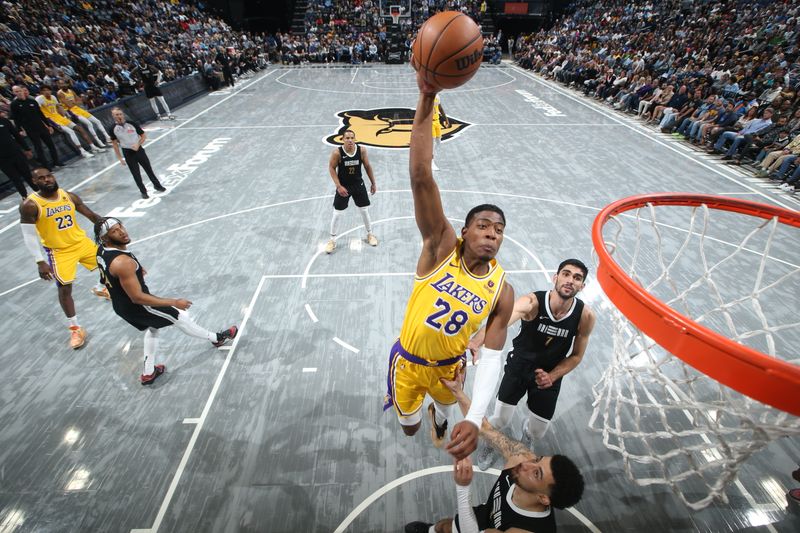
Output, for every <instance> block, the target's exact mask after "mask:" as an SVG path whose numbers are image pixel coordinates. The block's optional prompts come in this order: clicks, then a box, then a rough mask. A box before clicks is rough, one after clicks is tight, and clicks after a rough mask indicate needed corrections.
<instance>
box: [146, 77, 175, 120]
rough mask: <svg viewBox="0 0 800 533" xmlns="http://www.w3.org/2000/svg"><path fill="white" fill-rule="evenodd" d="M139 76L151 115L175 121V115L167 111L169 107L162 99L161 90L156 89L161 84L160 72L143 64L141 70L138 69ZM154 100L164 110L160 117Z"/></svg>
mask: <svg viewBox="0 0 800 533" xmlns="http://www.w3.org/2000/svg"><path fill="white" fill-rule="evenodd" d="M139 75H140V76H141V77H142V85H144V95H145V96H146V97H147V99H148V100H149V101H150V107H152V108H153V113H155V114H156V118H158V119H161V120H164V119H166V118H168V119H170V120H175V115H173V114H172V112H171V111H170V110H169V106H168V105H167V101H166V100H165V99H164V94H163V93H162V92H161V89H160V88H159V87H158V86H159V84H160V83H161V76H162V74H161V71H160V70H158V69H157V68H156V67H155V66H152V65H149V64H148V63H145V64H144V65H143V66H142V68H141V69H139ZM156 100H157V101H158V103H160V104H161V107H163V108H164V114H163V115H162V114H161V113H160V112H159V110H158V105H157V104H156Z"/></svg>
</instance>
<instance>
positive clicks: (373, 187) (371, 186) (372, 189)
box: [369, 183, 378, 194]
mask: <svg viewBox="0 0 800 533" xmlns="http://www.w3.org/2000/svg"><path fill="white" fill-rule="evenodd" d="M376 192H378V188H377V187H376V186H375V184H374V183H373V184H372V185H370V187H369V193H370V194H375V193H376Z"/></svg>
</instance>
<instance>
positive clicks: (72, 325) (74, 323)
mask: <svg viewBox="0 0 800 533" xmlns="http://www.w3.org/2000/svg"><path fill="white" fill-rule="evenodd" d="M67 323H68V324H69V329H77V328H79V327H81V325H80V324H78V315H75V316H69V317H67Z"/></svg>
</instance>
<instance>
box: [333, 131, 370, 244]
mask: <svg viewBox="0 0 800 533" xmlns="http://www.w3.org/2000/svg"><path fill="white" fill-rule="evenodd" d="M342 139H343V141H344V144H343V145H342V146H340V147H339V148H337V149H335V150H334V151H333V152H332V153H331V158H330V161H329V162H328V171H329V172H330V175H331V179H332V180H333V183H334V185H336V194H335V195H334V197H333V218H332V219H331V239H330V240H329V241H328V243H327V244H326V245H325V253H329V254H330V253H333V251H334V250H335V249H336V227H337V226H338V223H339V219H340V218H341V216H342V215H343V214H344V210H345V209H347V205H348V204H349V203H350V197H351V196H352V197H353V201H354V202H355V203H356V206H357V207H358V210H359V211H360V212H361V218H362V219H363V220H364V227H365V228H366V230H367V243H368V244H369V245H370V246H378V239H377V238H376V237H375V235H373V234H372V222H371V221H370V219H369V211H368V210H367V208H368V207H369V203H370V202H369V195H368V194H367V187H366V186H365V185H364V178H363V176H362V173H361V167H362V166H363V167H364V170H366V171H367V176H368V177H369V181H370V184H371V185H370V188H369V192H370V194H375V191H377V190H378V189H377V188H376V186H375V176H374V175H373V173H372V165H370V164H369V158H368V157H367V149H366V148H364V147H363V146H359V145H358V144H356V134H355V132H354V131H353V130H346V131H345V132H344V135H343V136H342Z"/></svg>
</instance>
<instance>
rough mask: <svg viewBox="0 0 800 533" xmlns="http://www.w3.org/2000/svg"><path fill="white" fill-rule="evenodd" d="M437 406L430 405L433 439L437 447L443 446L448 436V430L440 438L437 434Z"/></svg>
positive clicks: (429, 415)
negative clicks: (435, 413)
mask: <svg viewBox="0 0 800 533" xmlns="http://www.w3.org/2000/svg"><path fill="white" fill-rule="evenodd" d="M435 409H436V408H435V407H434V406H433V404H430V405H428V418H429V419H430V421H431V440H432V441H433V445H434V447H436V448H441V447H442V446H443V445H444V440H445V439H446V438H447V431H446V430H445V433H444V435H443V436H442V438H441V439H440V438H439V437H438V436H437V435H436V416H435V415H434V412H435Z"/></svg>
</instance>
